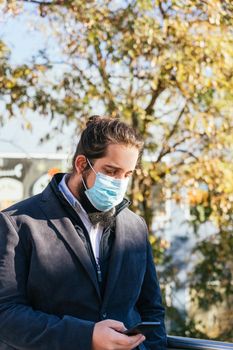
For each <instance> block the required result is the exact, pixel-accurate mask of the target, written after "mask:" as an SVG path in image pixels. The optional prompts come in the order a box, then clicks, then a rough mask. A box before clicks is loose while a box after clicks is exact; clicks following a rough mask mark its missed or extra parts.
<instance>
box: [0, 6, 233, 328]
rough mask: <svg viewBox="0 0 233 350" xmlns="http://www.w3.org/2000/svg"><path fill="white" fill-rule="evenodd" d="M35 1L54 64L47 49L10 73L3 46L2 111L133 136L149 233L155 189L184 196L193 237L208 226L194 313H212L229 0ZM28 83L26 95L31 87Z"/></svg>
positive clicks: (222, 185)
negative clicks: (100, 119)
mask: <svg viewBox="0 0 233 350" xmlns="http://www.w3.org/2000/svg"><path fill="white" fill-rule="evenodd" d="M25 2H26V1H25ZM28 2H30V1H28ZM31 2H32V3H34V4H35V7H37V10H38V16H39V15H40V16H42V17H43V18H44V21H45V22H46V23H47V25H48V24H49V26H51V27H52V28H53V32H54V40H56V41H57V45H59V47H60V49H61V50H62V56H61V60H62V62H58V61H56V60H54V59H53V58H51V57H50V55H49V53H46V50H45V51H44V52H43V56H42V57H40V58H39V61H38V62H40V64H38V62H37V61H36V60H35V62H33V63H32V66H31V67H30V68H28V67H20V68H16V70H12V69H11V68H10V67H9V65H8V63H7V60H8V56H6V54H4V52H5V51H4V50H5V48H4V44H3V43H2V44H1V45H2V47H0V52H2V53H3V54H2V55H3V56H1V57H2V59H1V71H2V72H3V73H2V76H3V78H1V79H2V80H1V82H3V81H4V82H3V83H2V85H3V95H5V96H6V100H5V101H6V109H7V110H8V112H9V115H14V113H15V110H14V108H15V106H18V108H21V109H22V108H31V109H38V110H39V111H40V112H41V114H47V115H49V116H51V117H54V116H57V117H60V118H61V119H62V120H63V121H64V122H67V121H70V120H76V121H77V123H78V124H79V125H80V126H82V125H83V123H84V122H85V119H86V117H87V115H90V114H96V110H98V111H102V113H105V114H107V115H112V116H114V117H118V116H119V117H120V118H122V119H123V120H125V121H127V122H128V123H130V124H132V125H133V126H134V127H135V128H137V129H139V130H140V132H141V133H142V134H143V135H144V137H145V150H144V158H143V159H144V160H143V162H142V165H141V168H140V169H138V170H137V171H136V174H135V176H134V178H133V181H132V189H131V193H130V196H131V200H132V203H133V207H134V209H135V211H137V212H138V213H140V214H142V215H143V216H144V218H145V219H146V222H147V224H148V226H149V229H150V232H151V233H153V234H154V232H153V230H154V229H153V225H152V222H153V217H154V215H156V212H155V209H154V201H155V198H154V193H153V191H152V190H151V189H152V188H154V187H155V186H161V187H162V188H163V189H164V192H163V193H164V197H165V200H166V193H170V194H169V195H171V196H172V198H174V200H177V201H180V200H183V199H182V198H181V196H180V192H181V190H182V189H184V188H185V189H186V190H187V198H188V200H189V201H190V206H191V223H192V225H193V227H194V230H195V231H196V233H198V232H199V229H200V228H201V226H202V224H203V223H206V222H212V223H213V224H214V225H215V226H216V234H215V235H214V238H213V241H210V240H208V241H203V242H201V243H200V244H199V245H198V246H197V248H196V250H198V252H199V254H201V255H202V256H203V257H204V259H203V260H202V261H201V262H200V263H198V264H197V265H196V267H195V269H194V273H193V276H194V278H193V284H192V285H193V287H194V288H197V289H198V291H199V292H200V293H199V295H198V300H199V305H200V307H203V306H204V307H205V308H209V307H211V305H212V303H214V302H216V300H220V299H221V298H220V294H218V292H215V288H214V287H213V285H211V283H209V281H211V280H212V279H215V280H217V281H219V283H220V286H221V288H220V289H221V290H223V293H231V288H232V286H231V274H232V269H233V268H232V265H230V264H229V261H230V260H231V259H230V258H231V255H230V249H229V247H232V212H233V210H232V209H233V208H232V205H233V185H232V171H233V169H232V166H231V159H232V151H233V138H232V127H233V121H232V112H233V103H232V102H233V93H232V91H233V76H232V70H233V45H232V44H233V37H232V29H233V28H232V25H233V6H232V4H231V1H230V0H228V1H227V0H226V1H224V2H223V1H220V0H211V1H210V0H206V1H201V0H166V1H161V0H155V1H152V0H151V1H150V0H134V1H133V0H132V1H130V0H129V1H122V2H121V3H120V4H117V2H114V1H110V0H106V1H102V0H98V1H93V0H89V1H82V0H74V1H64V0H57V1H50V2H49V1H48V2H46V1H45V2H42V1H39V0H38V1H37V0H33V1H31ZM20 6H21V7H22V8H21V10H25V8H24V7H23V6H22V1H18V2H17V1H14V0H11V1H10V2H9V1H8V2H7V4H5V7H6V10H8V12H9V11H11V12H12V13H15V12H18V11H19V10H20ZM38 30H39V28H38ZM41 62H42V63H41ZM61 65H62V67H63V68H62V69H63V70H64V72H63V74H62V75H61V76H60V77H59V78H58V79H56V80H55V81H54V79H53V78H51V79H50V78H49V74H48V72H49V71H50V70H51V69H55V70H56V69H57V70H59V66H61ZM64 67H65V68H64ZM27 69H28V70H27ZM38 71H39V73H38ZM17 72H18V73H17ZM15 75H16V77H15ZM39 78H40V79H39ZM7 79H8V80H7ZM38 79H39V80H38ZM7 81H8V83H9V84H10V85H9V84H8V85H7ZM12 81H13V82H12ZM12 84H13V85H12ZM35 84H37V85H36V88H35V89H34V90H33V93H32V95H31V96H30V94H29V91H30V90H27V88H30V87H31V86H33V87H34V86H35ZM146 159H147V161H146ZM148 160H150V161H148ZM166 190H169V191H166ZM152 240H153V238H152ZM154 243H155V252H156V260H157V262H158V263H160V264H163V263H164V264H165V265H166V263H167V262H166V257H164V256H165V255H166V254H165V252H166V249H167V247H166V244H165V245H164V242H162V241H161V239H159V238H156V239H154ZM158 247H159V249H158ZM226 266H227V268H226ZM168 270H169V269H168ZM171 271H172V269H171ZM222 276H224V278H222ZM169 279H170V280H172V279H174V274H173V275H172V274H168V277H167V282H169ZM216 293H217V294H216ZM221 293H222V292H221ZM204 301H205V304H204V303H203V302H204ZM190 322H192V321H190ZM194 328H195V327H194Z"/></svg>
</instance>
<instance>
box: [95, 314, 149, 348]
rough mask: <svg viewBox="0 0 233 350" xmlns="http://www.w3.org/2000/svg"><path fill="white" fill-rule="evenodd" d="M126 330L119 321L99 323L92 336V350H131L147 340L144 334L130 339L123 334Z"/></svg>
mask: <svg viewBox="0 0 233 350" xmlns="http://www.w3.org/2000/svg"><path fill="white" fill-rule="evenodd" d="M125 330H126V328H125V326H124V324H123V323H122V322H119V321H114V320H105V321H100V322H97V323H96V324H95V327H94V331H93V336H92V350H131V349H134V348H136V347H137V346H138V345H139V344H141V343H142V342H143V341H144V340H145V337H144V335H142V334H137V335H133V336H130V337H129V336H127V335H125V334H122V333H121V332H123V331H125Z"/></svg>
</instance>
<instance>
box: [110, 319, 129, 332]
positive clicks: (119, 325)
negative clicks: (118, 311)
mask: <svg viewBox="0 0 233 350" xmlns="http://www.w3.org/2000/svg"><path fill="white" fill-rule="evenodd" d="M108 327H109V328H112V329H114V330H115V331H118V332H124V331H126V328H125V325H124V323H122V322H119V321H115V320H108Z"/></svg>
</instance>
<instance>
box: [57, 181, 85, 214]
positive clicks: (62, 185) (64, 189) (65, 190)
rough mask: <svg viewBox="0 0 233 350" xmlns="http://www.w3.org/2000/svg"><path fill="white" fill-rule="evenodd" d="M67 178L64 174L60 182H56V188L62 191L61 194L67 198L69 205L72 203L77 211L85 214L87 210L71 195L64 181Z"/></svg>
mask: <svg viewBox="0 0 233 350" xmlns="http://www.w3.org/2000/svg"><path fill="white" fill-rule="evenodd" d="M67 180H68V174H65V175H64V176H63V177H62V180H61V182H60V183H59V184H58V189H59V190H60V191H61V192H62V194H63V196H64V197H65V198H66V199H67V201H68V202H69V203H70V205H72V207H74V208H75V209H76V210H78V211H82V212H83V213H85V214H87V212H86V211H85V209H84V208H83V207H82V205H81V203H80V202H79V201H78V199H77V198H76V197H75V196H74V195H73V193H71V191H70V189H69V187H68V186H67V183H66V181H67Z"/></svg>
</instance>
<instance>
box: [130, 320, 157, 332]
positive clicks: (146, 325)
mask: <svg viewBox="0 0 233 350" xmlns="http://www.w3.org/2000/svg"><path fill="white" fill-rule="evenodd" d="M159 325H160V322H141V323H138V324H136V325H135V326H133V327H131V328H129V329H127V330H126V331H125V332H124V334H126V335H135V334H139V333H140V334H143V335H146V334H148V333H150V332H151V331H153V330H155V328H156V327H157V326H159Z"/></svg>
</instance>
